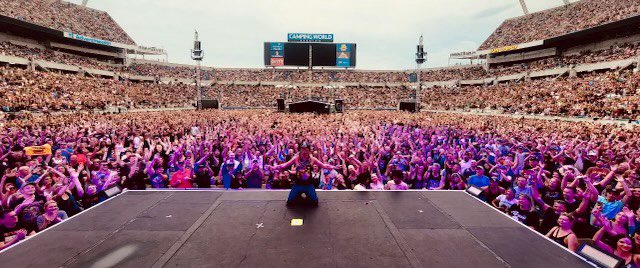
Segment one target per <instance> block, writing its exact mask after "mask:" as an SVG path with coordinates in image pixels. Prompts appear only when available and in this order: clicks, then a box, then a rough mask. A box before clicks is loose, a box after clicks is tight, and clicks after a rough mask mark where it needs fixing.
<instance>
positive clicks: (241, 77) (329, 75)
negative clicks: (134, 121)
mask: <svg viewBox="0 0 640 268" xmlns="http://www.w3.org/2000/svg"><path fill="white" fill-rule="evenodd" d="M128 71H130V72H131V73H133V74H137V75H145V76H154V77H178V78H193V77H195V67H194V66H169V65H160V64H151V63H143V64H140V63H134V64H132V65H131V66H129V67H128ZM201 78H202V79H204V80H216V81H243V82H258V81H276V82H304V83H328V82H356V83H359V82H363V83H385V82H395V83H400V82H408V81H409V80H408V79H409V78H408V73H406V72H402V71H351V70H322V69H321V70H313V72H311V73H310V72H309V71H307V69H301V70H300V69H268V68H265V69H211V68H203V69H202V71H201Z"/></svg>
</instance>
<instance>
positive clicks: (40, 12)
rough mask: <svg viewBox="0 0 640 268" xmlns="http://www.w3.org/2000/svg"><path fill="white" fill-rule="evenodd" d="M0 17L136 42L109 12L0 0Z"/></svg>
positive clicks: (27, 0) (53, 1)
mask: <svg viewBox="0 0 640 268" xmlns="http://www.w3.org/2000/svg"><path fill="white" fill-rule="evenodd" d="M0 15H3V16H7V17H11V18H14V19H18V20H22V21H25V22H29V23H34V24H38V25H41V26H44V27H48V28H52V29H56V30H60V31H64V32H70V33H74V34H80V35H84V36H86V37H92V38H98V39H102V40H108V41H113V42H119V43H123V44H127V45H134V44H135V42H133V40H132V39H131V38H130V37H129V36H128V35H127V33H126V32H125V31H124V30H123V29H122V28H120V26H119V25H118V23H116V22H115V21H114V20H113V18H111V16H109V14H108V13H106V12H104V11H99V10H95V9H91V8H87V7H83V6H80V5H76V4H73V3H70V2H66V1H61V0H51V1H31V0H0Z"/></svg>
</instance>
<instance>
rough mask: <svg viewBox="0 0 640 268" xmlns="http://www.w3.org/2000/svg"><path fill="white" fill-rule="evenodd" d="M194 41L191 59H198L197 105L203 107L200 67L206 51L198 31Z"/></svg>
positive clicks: (199, 107)
mask: <svg viewBox="0 0 640 268" xmlns="http://www.w3.org/2000/svg"><path fill="white" fill-rule="evenodd" d="M195 36H196V37H195V40H194V41H193V49H192V50H191V59H192V60H195V61H196V77H195V78H196V105H197V106H198V109H202V88H201V87H200V83H201V81H200V69H201V68H202V67H201V63H202V59H204V51H202V43H201V42H200V41H199V40H198V31H196V34H195Z"/></svg>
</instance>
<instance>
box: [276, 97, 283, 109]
mask: <svg viewBox="0 0 640 268" xmlns="http://www.w3.org/2000/svg"><path fill="white" fill-rule="evenodd" d="M276 102H277V106H278V112H284V110H285V106H284V99H277V100H276Z"/></svg>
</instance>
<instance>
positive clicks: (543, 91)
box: [421, 71, 640, 120]
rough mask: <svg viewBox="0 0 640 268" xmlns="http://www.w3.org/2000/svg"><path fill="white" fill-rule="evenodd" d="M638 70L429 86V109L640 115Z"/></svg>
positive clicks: (426, 97)
mask: <svg viewBox="0 0 640 268" xmlns="http://www.w3.org/2000/svg"><path fill="white" fill-rule="evenodd" d="M639 85H640V74H638V73H633V72H631V71H622V72H606V73H601V74H599V73H592V74H586V75H584V76H582V77H577V78H559V79H555V80H554V79H549V80H533V81H526V82H525V81H523V82H519V83H510V84H499V85H491V86H464V87H455V88H431V89H427V90H424V91H423V92H422V97H421V101H422V105H423V107H425V108H427V109H435V110H457V109H486V110H496V111H499V112H504V113H515V114H536V115H554V116H588V117H606V118H614V119H634V120H635V119H638V116H639V115H640V109H639V107H638V101H639V96H638V92H637V91H636V90H637V88H638V86H639Z"/></svg>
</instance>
